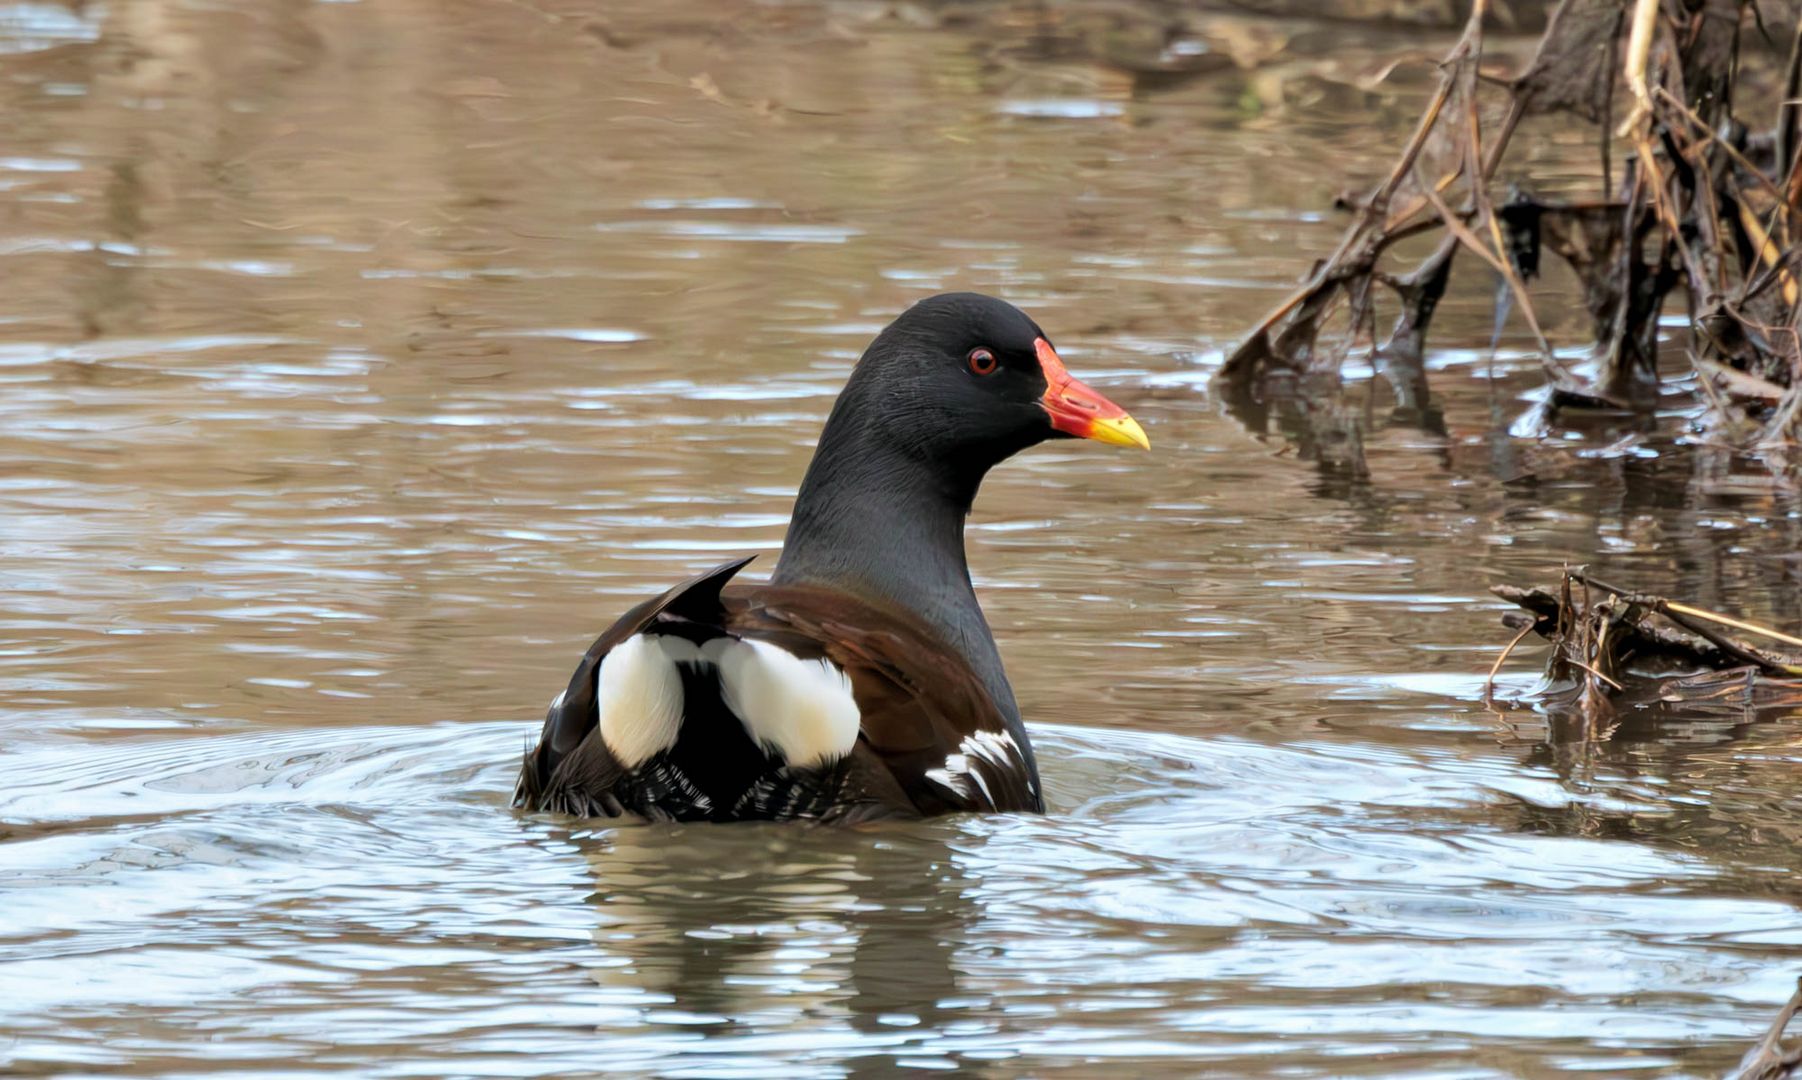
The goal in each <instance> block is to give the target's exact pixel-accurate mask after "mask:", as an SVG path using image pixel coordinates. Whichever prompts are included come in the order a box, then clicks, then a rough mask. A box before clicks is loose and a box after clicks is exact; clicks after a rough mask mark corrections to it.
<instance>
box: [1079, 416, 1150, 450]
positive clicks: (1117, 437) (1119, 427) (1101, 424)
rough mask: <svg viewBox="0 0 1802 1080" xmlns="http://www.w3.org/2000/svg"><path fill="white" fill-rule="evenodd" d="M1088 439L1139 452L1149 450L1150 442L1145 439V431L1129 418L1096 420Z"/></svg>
mask: <svg viewBox="0 0 1802 1080" xmlns="http://www.w3.org/2000/svg"><path fill="white" fill-rule="evenodd" d="M1089 438H1091V439H1094V440H1095V441H1096V442H1104V443H1107V444H1109V445H1111V446H1136V447H1138V448H1139V449H1141V450H1149V449H1151V440H1150V439H1148V438H1146V436H1145V429H1144V428H1142V427H1140V426H1139V422H1138V421H1137V420H1134V419H1133V418H1132V417H1130V416H1121V417H1114V418H1110V419H1107V420H1097V421H1095V423H1094V426H1093V427H1092V428H1091V429H1090V433H1089Z"/></svg>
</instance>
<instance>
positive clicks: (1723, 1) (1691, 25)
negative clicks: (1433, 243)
mask: <svg viewBox="0 0 1802 1080" xmlns="http://www.w3.org/2000/svg"><path fill="white" fill-rule="evenodd" d="M1485 8H1486V2H1485V0H1475V3H1474V4H1473V6H1472V11H1471V15H1470V19H1469V21H1468V23H1467V24H1466V26H1465V29H1464V32H1463V36H1462V37H1461V38H1460V39H1459V41H1458V44H1457V45H1456V46H1455V47H1454V48H1453V49H1452V51H1451V52H1450V53H1449V54H1448V55H1447V56H1446V58H1445V60H1444V61H1443V62H1442V64H1441V70H1440V77H1439V84H1438V87H1437V89H1436V90H1435V92H1434V93H1433V96H1432V97H1431V99H1430V100H1429V101H1428V103H1427V107H1426V110H1425V112H1424V114H1423V115H1422V117H1421V120H1420V123H1419V125H1418V126H1417V127H1416V128H1415V130H1414V132H1413V134H1412V135H1411V136H1410V137H1409V139H1408V141H1407V143H1406V145H1405V146H1404V147H1403V148H1402V151H1401V154H1400V156H1399V157H1398V158H1397V160H1396V162H1395V165H1394V167H1393V168H1392V169H1391V170H1390V173H1389V175H1388V176H1387V177H1386V178H1385V179H1384V180H1383V181H1382V183H1380V184H1379V185H1377V187H1376V189H1375V190H1374V191H1372V192H1371V194H1370V195H1369V197H1368V198H1365V199H1363V200H1361V201H1360V202H1359V204H1358V205H1357V206H1356V207H1355V214H1354V220H1353V222H1352V224H1351V226H1350V227H1349V228H1348V229H1347V230H1346V233H1345V235H1344V237H1343V238H1342V239H1341V241H1340V243H1339V246H1338V248H1337V250H1335V251H1334V252H1333V253H1332V255H1331V256H1329V257H1328V258H1327V259H1326V260H1324V261H1323V262H1321V263H1320V264H1319V265H1318V266H1317V267H1316V268H1315V269H1314V271H1313V273H1312V274H1311V275H1310V276H1309V278H1308V280H1307V281H1306V282H1305V283H1304V284H1303V285H1302V287H1301V288H1300V289H1299V290H1298V291H1297V292H1296V293H1295V294H1294V295H1292V296H1290V297H1289V298H1288V299H1287V300H1285V301H1284V302H1283V303H1282V304H1281V305H1279V306H1278V307H1277V308H1276V310H1274V311H1272V312H1271V313H1270V314H1269V315H1268V316H1266V317H1265V318H1264V320H1263V321H1262V322H1260V323H1259V324H1258V325H1257V326H1256V327H1254V328H1253V329H1252V331H1251V333H1250V334H1249V335H1248V336H1247V337H1246V339H1245V341H1244V343H1243V344H1241V345H1240V346H1239V348H1238V349H1237V350H1235V351H1234V352H1233V353H1232V355H1231V356H1229V357H1228V358H1227V361H1226V364H1225V365H1224V367H1223V368H1222V370H1221V374H1220V381H1221V383H1222V384H1223V389H1224V392H1225V393H1227V394H1228V395H1229V397H1230V398H1231V399H1233V400H1239V401H1243V400H1246V399H1248V398H1256V397H1258V396H1259V395H1260V394H1261V392H1262V388H1263V387H1264V386H1265V384H1266V383H1267V382H1268V381H1269V380H1272V379H1288V380H1293V381H1297V382H1299V383H1300V384H1301V385H1302V387H1303V388H1304V390H1305V391H1307V392H1309V393H1310V394H1313V395H1320V394H1321V393H1322V392H1323V391H1324V393H1325V394H1326V395H1328V396H1330V395H1331V394H1333V393H1336V392H1337V388H1338V372H1339V368H1340V365H1341V364H1342V363H1343V361H1344V360H1345V359H1346V357H1347V356H1348V355H1349V354H1350V353H1351V351H1352V350H1353V349H1354V348H1355V347H1357V346H1358V345H1359V344H1360V343H1367V344H1368V345H1369V347H1370V350H1371V357H1372V360H1373V363H1376V364H1378V365H1380V366H1381V367H1382V369H1383V370H1384V371H1385V373H1386V374H1388V375H1389V378H1390V381H1391V383H1393V384H1395V386H1396V389H1397V394H1398V398H1399V399H1400V400H1401V404H1402V406H1403V407H1404V408H1407V407H1419V406H1422V405H1424V401H1425V385H1424V378H1425V376H1424V374H1423V371H1424V369H1423V368H1422V365H1421V354H1422V350H1423V345H1424V341H1425V336H1426V332H1427V328H1428V325H1429V323H1430V322H1431V320H1432V316H1433V311H1434V308H1435V307H1436V305H1437V304H1438V301H1439V299H1440V297H1441V296H1442V295H1443V293H1444V289H1445V279H1446V275H1447V273H1448V271H1449V269H1450V265H1451V261H1452V258H1453V256H1454V255H1455V254H1456V252H1457V251H1458V250H1459V249H1460V248H1462V249H1463V250H1466V251H1468V252H1470V253H1471V254H1472V255H1473V256H1474V257H1476V258H1478V259H1480V260H1481V261H1483V262H1484V263H1486V264H1488V265H1489V266H1490V267H1491V268H1493V269H1494V271H1495V272H1496V274H1497V276H1498V277H1499V278H1500V279H1501V286H1500V288H1499V290H1498V293H1497V298H1496V307H1497V312H1496V321H1497V328H1498V331H1499V329H1500V327H1501V326H1502V324H1503V321H1504V320H1505V319H1507V318H1508V317H1509V316H1510V315H1518V316H1519V317H1520V319H1521V320H1522V321H1523V322H1524V324H1525V325H1526V327H1527V328H1528V330H1529V331H1530V332H1531V334H1532V336H1533V338H1534V341H1535V343H1536V349H1537V351H1538V353H1539V356H1540V360H1541V363H1542V366H1543V367H1544V370H1545V372H1546V377H1547V381H1548V382H1549V384H1550V388H1551V392H1550V395H1549V401H1548V404H1547V406H1546V411H1545V413H1544V415H1541V416H1538V417H1536V418H1535V420H1536V423H1538V424H1544V423H1547V422H1549V421H1550V420H1551V419H1552V418H1553V416H1554V415H1555V413H1556V412H1557V410H1560V409H1569V408H1593V407H1598V406H1605V407H1617V408H1638V409H1646V408H1650V406H1651V404H1652V403H1654V402H1655V401H1656V397H1657V391H1658V384H1659V373H1658V330H1659V325H1658V322H1659V317H1660V315H1661V314H1662V313H1663V311H1664V308H1665V304H1666V301H1667V299H1669V298H1670V295H1671V294H1672V293H1673V292H1675V291H1677V288H1678V286H1682V293H1683V295H1684V297H1685V299H1686V303H1687V315H1688V322H1689V332H1688V335H1687V340H1686V342H1685V348H1684V351H1685V355H1686V357H1687V359H1688V361H1689V367H1690V369H1691V370H1692V371H1693V372H1694V373H1695V380H1694V391H1693V392H1694V393H1695V394H1696V395H1697V396H1698V397H1699V399H1700V403H1701V404H1702V406H1703V410H1702V418H1701V420H1700V421H1699V422H1698V423H1699V425H1700V427H1701V428H1702V432H1703V441H1705V442H1708V443H1710V444H1719V445H1726V446H1730V447H1732V448H1734V449H1736V450H1737V451H1738V452H1740V453H1742V454H1744V455H1746V456H1749V457H1753V458H1756V459H1758V460H1761V461H1763V462H1764V463H1765V465H1766V466H1767V467H1769V468H1770V469H1771V470H1772V472H1773V473H1774V474H1776V475H1777V476H1779V477H1782V478H1785V479H1787V480H1788V481H1789V482H1802V336H1799V334H1802V283H1799V282H1798V275H1799V274H1802V137H1799V132H1798V114H1799V113H1802V107H1799V105H1798V100H1797V95H1798V91H1799V90H1802V21H1799V23H1798V25H1797V26H1796V27H1794V28H1792V32H1791V40H1790V52H1789V63H1788V66H1787V68H1786V75H1785V81H1784V89H1785V93H1784V95H1783V96H1782V100H1781V101H1776V102H1768V101H1758V102H1753V103H1752V104H1753V105H1755V106H1756V107H1757V108H1758V109H1759V110H1760V111H1770V112H1771V113H1772V114H1773V115H1771V116H1770V117H1768V120H1767V122H1768V124H1769V125H1770V130H1769V133H1768V134H1763V135H1755V134H1753V133H1752V132H1751V131H1750V129H1749V128H1748V127H1747V125H1746V124H1745V123H1744V122H1743V121H1742V120H1741V119H1740V117H1739V116H1738V115H1737V114H1736V113H1735V102H1734V99H1733V91H1734V88H1735V83H1736V80H1737V79H1738V76H1739V53H1740V40H1741V34H1742V30H1743V29H1744V28H1745V26H1746V25H1747V24H1748V23H1750V22H1752V21H1754V20H1755V19H1757V17H1758V14H1759V13H1758V12H1757V10H1756V9H1755V8H1754V7H1753V4H1752V3H1751V0H1685V2H1683V3H1664V4H1662V5H1661V4H1659V3H1658V2H1656V0H1634V2H1633V3H1631V4H1630V3H1628V2H1627V0H1562V2H1561V3H1560V4H1559V5H1558V7H1557V9H1556V10H1555V11H1554V12H1553V14H1552V16H1551V18H1550V20H1549V21H1548V23H1547V26H1546V30H1545V33H1544V36H1543V37H1542V38H1541V39H1540V42H1539V46H1538V49H1537V50H1536V52H1535V54H1534V57H1533V59H1532V61H1531V63H1529V64H1528V66H1527V68H1526V70H1525V71H1524V72H1523V73H1522V74H1521V75H1519V76H1518V77H1517V78H1515V79H1513V80H1510V81H1507V82H1506V83H1504V84H1503V85H1502V88H1501V92H1502V93H1503V94H1504V95H1505V102H1504V104H1505V109H1504V110H1503V111H1502V112H1501V117H1502V119H1501V120H1500V122H1499V123H1498V124H1496V125H1494V128H1493V130H1488V131H1486V130H1484V128H1483V125H1482V121H1481V115H1482V110H1481V109H1480V107H1479V106H1480V104H1481V102H1480V97H1481V91H1482V90H1483V88H1484V87H1485V86H1487V85H1488V84H1489V83H1490V82H1492V81H1493V80H1489V79H1488V78H1487V77H1486V76H1485V77H1482V78H1480V77H1479V72H1478V65H1479V63H1480V62H1481V60H1482V57H1483V17H1484V14H1485ZM1759 26H1760V27H1761V29H1762V28H1763V26H1764V24H1763V23H1762V21H1760V22H1759ZM1623 83H1624V85H1625V86H1626V88H1627V89H1628V91H1629V93H1630V101H1629V102H1623V104H1630V105H1631V108H1630V111H1628V115H1627V117H1626V121H1625V123H1624V124H1622V125H1621V128H1620V132H1619V135H1620V137H1621V138H1623V139H1625V140H1626V142H1627V143H1628V145H1629V146H1630V147H1631V151H1632V152H1631V153H1630V154H1629V155H1628V157H1627V159H1626V163H1625V165H1626V167H1625V168H1624V169H1623V170H1621V173H1622V174H1621V176H1620V177H1619V180H1618V183H1617V182H1614V180H1613V172H1614V171H1615V170H1614V168H1613V162H1612V160H1611V157H1610V135H1611V134H1613V130H1612V129H1613V128H1614V124H1613V122H1612V119H1613V117H1614V116H1615V113H1616V101H1615V98H1616V96H1617V95H1616V86H1617V84H1623ZM1553 112H1561V113H1564V114H1567V115H1569V116H1570V117H1572V118H1574V119H1575V120H1576V121H1578V122H1581V123H1586V124H1588V125H1591V126H1592V127H1594V128H1595V131H1596V141H1597V146H1598V148H1599V153H1600V156H1601V165H1602V175H1603V185H1604V188H1605V192H1604V197H1602V198H1600V199H1597V200H1594V201H1587V202H1580V201H1579V202H1557V203H1554V202H1549V201H1544V200H1541V199H1538V198H1535V197H1534V196H1532V195H1531V194H1529V193H1527V192H1525V191H1522V190H1518V189H1516V190H1513V191H1512V192H1511V193H1510V194H1509V195H1508V197H1507V198H1505V199H1504V200H1503V201H1501V202H1500V203H1498V202H1497V201H1496V199H1495V196H1494V192H1493V191H1492V190H1491V189H1492V187H1493V186H1494V184H1495V178H1496V173H1497V170H1498V168H1499V167H1500V166H1501V164H1502V163H1503V161H1504V158H1505V155H1506V153H1507V150H1508V146H1509V142H1510V139H1511V138H1512V136H1513V134H1514V132H1515V129H1516V127H1517V126H1518V125H1519V123H1520V121H1521V120H1523V119H1524V118H1526V117H1527V116H1531V115H1535V114H1544V113H1553ZM1435 232H1437V233H1439V234H1440V235H1441V239H1442V242H1441V244H1440V246H1439V247H1438V248H1437V249H1436V250H1435V251H1434V252H1433V253H1432V254H1431V255H1429V256H1427V258H1426V259H1425V260H1423V261H1422V262H1421V263H1420V264H1419V265H1418V266H1416V267H1415V268H1414V269H1413V270H1411V271H1409V272H1406V273H1402V274H1394V273H1389V272H1386V271H1385V270H1383V269H1382V267H1381V263H1382V261H1383V259H1384V257H1385V255H1386V254H1387V253H1388V252H1389V251H1390V250H1391V249H1392V248H1393V247H1394V246H1395V245H1396V244H1397V243H1399V242H1400V241H1402V240H1404V239H1407V238H1409V237H1413V236H1419V235H1422V234H1428V233H1435ZM1546 251H1549V252H1551V253H1552V254H1553V255H1554V256H1556V257H1557V258H1559V259H1562V260H1563V261H1564V262H1566V263H1567V264H1569V265H1570V267H1571V269H1572V270H1573V272H1574V273H1575V274H1576V276H1577V278H1578V280H1579V281H1580V282H1581V283H1582V290H1583V291H1582V301H1583V305H1584V308H1585V310H1586V311H1587V312H1588V314H1589V317H1590V321H1591V324H1592V330H1593V345H1592V349H1591V359H1592V361H1593V373H1592V374H1588V375H1583V376H1579V375H1578V374H1577V373H1576V372H1574V371H1573V370H1571V369H1570V368H1569V367H1568V366H1566V365H1565V364H1564V363H1563V362H1562V361H1561V360H1560V359H1559V358H1558V357H1557V356H1556V355H1555V354H1554V352H1553V350H1552V347H1551V345H1550V343H1549V342H1547V340H1546V337H1545V334H1544V333H1543V332H1542V330H1541V327H1540V322H1539V319H1538V318H1537V316H1536V314H1535V312H1534V310H1533V307H1532V304H1531V301H1530V300H1529V299H1528V295H1527V291H1526V283H1527V282H1528V281H1530V280H1531V279H1532V278H1534V277H1535V276H1536V275H1537V274H1538V272H1539V267H1540V258H1541V255H1542V253H1544V252H1546ZM1379 286H1380V287H1381V289H1386V290H1388V291H1389V292H1391V293H1393V294H1394V295H1395V296H1396V297H1397V299H1398V301H1399V306H1400V311H1401V314H1400V317H1399V319H1398V320H1397V322H1396V324H1395V327H1394V329H1393V331H1392V332H1391V333H1390V335H1389V337H1388V338H1387V340H1386V341H1384V342H1383V343H1382V344H1378V343H1377V340H1376V331H1377V327H1376V319H1377V314H1376V301H1377V298H1378V295H1379V293H1380V291H1381V289H1379ZM1341 316H1343V320H1344V324H1345V326H1346V327H1347V330H1346V332H1345V333H1343V334H1340V335H1337V336H1329V335H1327V334H1326V332H1325V331H1326V327H1327V325H1328V323H1329V321H1336V320H1338V319H1339V318H1340V317H1341ZM1398 371H1399V372H1402V373H1403V374H1402V375H1400V376H1398V375H1397V374H1396V372H1398ZM1307 419H1308V420H1309V426H1310V428H1311V429H1317V430H1315V434H1316V436H1317V437H1319V438H1326V437H1328V436H1330V435H1331V436H1336V437H1338V438H1340V439H1341V440H1343V439H1344V438H1345V436H1344V435H1343V433H1339V432H1337V431H1336V429H1335V428H1334V427H1333V423H1332V422H1333V421H1336V420H1337V419H1338V417H1337V416H1336V414H1335V413H1334V411H1333V409H1332V408H1330V407H1328V406H1325V405H1321V404H1319V403H1316V404H1314V405H1312V406H1311V407H1310V408H1309V410H1308V417H1307ZM1529 426H1531V425H1529ZM1517 430H1518V428H1517Z"/></svg>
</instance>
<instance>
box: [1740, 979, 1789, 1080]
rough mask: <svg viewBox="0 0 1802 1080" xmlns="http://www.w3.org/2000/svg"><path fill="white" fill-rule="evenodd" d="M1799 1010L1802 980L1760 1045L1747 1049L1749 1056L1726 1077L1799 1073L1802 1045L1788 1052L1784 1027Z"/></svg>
mask: <svg viewBox="0 0 1802 1080" xmlns="http://www.w3.org/2000/svg"><path fill="white" fill-rule="evenodd" d="M1798 1011H1802V979H1797V980H1796V992H1795V993H1794V994H1791V995H1790V999H1789V1002H1788V1003H1787V1004H1785V1005H1784V1006H1783V1009H1782V1010H1781V1011H1780V1012H1778V1014H1777V1019H1776V1020H1774V1021H1772V1023H1771V1029H1770V1030H1769V1031H1767V1032H1765V1036H1764V1038H1762V1039H1760V1040H1759V1041H1758V1045H1757V1046H1754V1047H1753V1048H1752V1049H1750V1050H1748V1051H1746V1056H1745V1057H1743V1058H1740V1059H1739V1065H1738V1067H1736V1068H1735V1069H1734V1070H1733V1071H1732V1072H1730V1073H1728V1074H1727V1076H1726V1077H1725V1080H1783V1078H1784V1077H1788V1076H1793V1075H1795V1070H1796V1066H1798V1065H1802V1047H1798V1048H1797V1049H1794V1050H1790V1051H1788V1052H1785V1051H1784V1049H1783V1030H1784V1029H1785V1028H1787V1027H1789V1022H1790V1021H1791V1020H1793V1019H1795V1016H1796V1013H1797V1012H1798Z"/></svg>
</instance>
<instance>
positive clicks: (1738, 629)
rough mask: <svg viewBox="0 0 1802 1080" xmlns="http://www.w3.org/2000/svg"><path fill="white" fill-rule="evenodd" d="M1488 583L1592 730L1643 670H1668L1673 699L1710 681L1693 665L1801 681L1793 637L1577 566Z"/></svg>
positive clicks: (1800, 649)
mask: <svg viewBox="0 0 1802 1080" xmlns="http://www.w3.org/2000/svg"><path fill="white" fill-rule="evenodd" d="M1490 591H1491V592H1493V593H1494V594H1495V595H1497V596H1499V597H1501V598H1502V599H1504V600H1506V601H1508V602H1509V603H1512V604H1515V605H1517V606H1518V607H1520V608H1521V609H1523V610H1522V612H1510V613H1509V614H1508V615H1506V616H1504V617H1503V619H1502V621H1503V622H1504V623H1506V624H1507V625H1509V626H1511V627H1513V628H1515V629H1517V630H1519V631H1521V633H1522V636H1524V635H1525V633H1526V632H1527V631H1532V632H1534V633H1537V634H1538V635H1539V636H1540V637H1542V638H1544V639H1545V640H1547V641H1549V642H1551V644H1552V655H1551V659H1550V660H1549V662H1548V663H1547V667H1546V678H1547V679H1548V680H1549V681H1550V682H1551V683H1552V684H1554V685H1563V686H1573V685H1574V686H1575V687H1576V689H1577V696H1576V700H1575V702H1574V704H1575V707H1576V710H1577V713H1578V715H1579V716H1580V717H1581V718H1582V719H1583V721H1584V724H1583V727H1584V729H1585V730H1586V731H1587V732H1588V733H1589V734H1590V735H1591V736H1601V735H1603V734H1604V733H1606V732H1607V730H1608V729H1609V724H1610V721H1611V720H1612V718H1613V716H1614V700H1615V698H1616V697H1617V696H1618V695H1619V694H1620V693H1621V692H1622V691H1623V690H1624V689H1626V688H1627V687H1628V686H1629V685H1631V684H1632V683H1634V682H1635V681H1641V682H1643V681H1644V680H1645V679H1646V678H1648V677H1649V678H1653V679H1658V678H1662V677H1665V676H1672V678H1671V679H1670V680H1669V681H1670V684H1671V688H1672V693H1670V694H1668V695H1665V696H1669V697H1672V698H1673V699H1676V698H1680V697H1684V696H1688V695H1687V694H1685V693H1684V691H1685V689H1686V688H1695V687H1700V688H1702V689H1703V691H1704V692H1706V691H1707V690H1708V689H1711V688H1712V682H1713V680H1695V679H1693V678H1691V677H1692V676H1694V675H1695V673H1696V672H1697V671H1698V670H1706V671H1741V672H1744V673H1745V674H1746V677H1747V679H1748V680H1759V681H1764V682H1774V683H1775V684H1776V685H1780V686H1793V685H1794V684H1793V683H1791V682H1790V680H1796V679H1802V637H1798V636H1796V635H1794V634H1788V633H1784V632H1783V631H1781V630H1776V629H1773V628H1771V627H1766V626H1760V625H1759V624H1757V623H1753V622H1748V621H1747V620H1745V619H1740V618H1736V617H1734V616H1731V615H1724V614H1722V613H1720V612H1716V611H1709V610H1708V609H1706V608H1701V607H1697V606H1695V605H1693V604H1686V603H1683V602H1681V601H1677V600H1670V599H1667V598H1665V597H1662V596H1657V595H1654V594H1652V593H1646V592H1636V591H1633V590H1630V589H1625V588H1622V587H1621V586H1618V585H1612V584H1610V583H1608V582H1606V581H1603V580H1601V579H1600V578H1597V577H1596V576H1595V575H1593V574H1590V573H1589V572H1588V571H1587V570H1585V569H1583V568H1580V567H1578V568H1567V569H1566V570H1565V571H1564V577H1563V580H1562V581H1561V582H1560V584H1559V587H1558V588H1557V589H1555V590H1554V589H1545V588H1528V589H1523V588H1518V587H1516V586H1513V585H1495V586H1492V587H1491V588H1490ZM1729 631H1733V633H1729ZM1747 635H1750V636H1753V637H1756V638H1759V639H1760V640H1761V641H1762V642H1769V643H1771V644H1762V643H1756V642H1754V641H1751V640H1748V637H1747ZM1518 641H1519V638H1518V637H1517V638H1516V639H1515V642H1511V643H1510V644H1509V646H1508V648H1509V650H1510V651H1512V649H1513V648H1514V645H1515V644H1516V643H1518ZM1496 666H1497V668H1499V667H1500V664H1499V662H1498V664H1497V665H1496ZM1493 677H1494V672H1493V671H1492V672H1491V678H1492V679H1493Z"/></svg>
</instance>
